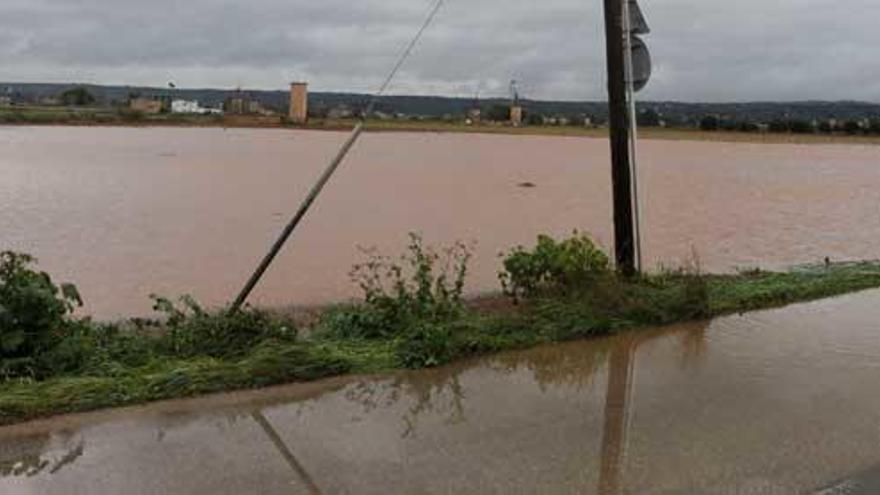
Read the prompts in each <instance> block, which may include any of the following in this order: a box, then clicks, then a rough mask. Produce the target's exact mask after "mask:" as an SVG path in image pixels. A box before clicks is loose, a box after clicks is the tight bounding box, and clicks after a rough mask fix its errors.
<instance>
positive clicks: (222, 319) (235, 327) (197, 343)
mask: <svg viewBox="0 0 880 495" xmlns="http://www.w3.org/2000/svg"><path fill="white" fill-rule="evenodd" d="M152 298H153V301H154V305H153V309H155V310H156V311H159V312H161V313H164V314H165V317H166V321H165V323H164V325H163V326H162V330H163V332H162V339H161V340H160V350H161V351H162V352H164V353H167V354H170V355H173V356H175V357H193V356H211V357H218V358H219V357H230V356H235V355H239V354H242V353H245V352H246V351H248V350H250V349H251V348H252V347H254V346H255V345H257V344H258V343H260V342H262V341H264V340H268V339H279V340H293V339H295V337H296V329H295V328H294V326H293V324H292V323H290V322H282V321H278V320H277V319H273V318H271V317H270V316H269V315H268V314H267V313H265V312H263V311H259V310H256V309H252V308H246V309H243V310H241V311H235V312H228V311H220V312H208V311H206V310H205V309H203V308H202V306H201V305H199V303H198V302H196V301H195V299H193V298H192V297H190V296H183V297H181V298H180V302H181V305H180V307H178V306H177V305H175V304H174V303H173V302H172V301H171V300H169V299H167V298H164V297H159V296H155V295H154V296H152Z"/></svg>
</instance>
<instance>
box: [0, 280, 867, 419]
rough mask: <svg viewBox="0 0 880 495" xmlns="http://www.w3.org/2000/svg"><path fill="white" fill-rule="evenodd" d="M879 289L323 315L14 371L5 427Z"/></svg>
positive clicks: (855, 283)
mask: <svg viewBox="0 0 880 495" xmlns="http://www.w3.org/2000/svg"><path fill="white" fill-rule="evenodd" d="M876 287H880V263H853V264H844V265H834V266H831V267H824V266H822V267H806V268H800V269H796V270H793V271H791V272H787V273H770V272H753V273H743V274H739V275H710V276H695V275H675V274H671V275H670V274H667V275H657V276H649V277H644V278H641V279H637V280H633V281H619V280H617V279H614V280H611V281H609V282H608V283H604V284H599V285H598V286H596V287H595V288H593V289H591V290H590V291H588V292H585V293H581V294H579V295H578V296H572V295H568V296H555V297H549V296H548V297H543V298H536V299H533V300H530V301H528V302H525V303H522V304H520V305H518V306H510V307H509V309H508V310H505V311H498V310H497V309H496V310H493V311H488V310H482V309H480V306H476V307H473V308H470V309H466V310H464V311H462V312H461V313H460V314H458V315H456V316H454V317H451V318H449V319H446V320H443V321H440V322H436V321H430V322H428V321H425V322H421V321H416V322H414V323H411V324H410V326H411V327H412V328H407V329H405V331H400V332H398V333H394V334H390V335H386V336H382V337H378V338H369V339H368V338H353V337H344V336H340V334H339V332H337V331H334V330H333V329H332V328H328V327H326V325H327V324H326V323H318V324H316V327H315V328H313V329H312V332H311V333H310V334H309V335H308V336H305V337H303V336H301V337H298V338H297V339H289V340H285V339H278V338H268V339H266V340H263V341H262V342H261V343H258V344H256V345H254V346H252V347H250V348H249V349H248V350H247V351H246V352H244V353H236V354H232V355H230V356H225V357H224V356H220V357H209V356H196V357H191V358H174V357H168V356H163V355H161V354H156V355H155V356H153V357H151V358H150V359H148V360H147V362H146V363H145V364H143V363H141V364H140V365H137V366H125V365H117V366H109V367H105V368H101V369H92V370H91V371H87V372H86V371H83V372H79V373H75V374H69V375H64V376H57V377H54V378H49V379H46V380H44V381H34V380H29V379H12V380H8V381H6V382H4V383H3V384H0V424H11V423H16V422H21V421H26V420H29V419H34V418H38V417H44V416H49V415H53V414H60V413H69V412H80V411H89V410H95V409H100V408H106V407H115V406H122V405H131V404H140V403H145V402H149V401H155V400H161V399H171V398H177V397H191V396H196V395H201V394H207V393H214V392H222V391H230V390H239V389H248V388H257V387H264V386H268V385H274V384H282V383H290V382H299V381H308V380H315V379H319V378H324V377H330V376H337V375H343V374H349V373H380V372H385V371H390V370H395V369H401V368H406V367H423V366H430V365H435V364H443V363H446V362H451V361H454V360H458V359H462V358H466V357H469V356H475V355H482V354H487V353H493V352H498V351H504V350H510V349H523V348H528V347H532V346H535V345H539V344H545V343H551V342H561V341H568V340H573V339H584V338H590V337H598V336H603V335H610V334H613V333H615V332H619V331H622V330H625V329H637V328H644V327H650V326H655V325H663V324H669V323H675V322H682V321H688V320H695V319H704V318H709V317H715V316H721V315H725V314H730V313H737V312H743V311H751V310H758V309H767V308H773V307H778V306H783V305H786V304H790V303H795V302H802V301H809V300H814V299H819V298H825V297H830V296H836V295H841V294H845V293H850V292H854V291H859V290H864V289H870V288H876ZM334 311H338V309H335V310H334ZM206 321H208V320H206ZM323 321H326V320H323ZM203 323H204V322H203Z"/></svg>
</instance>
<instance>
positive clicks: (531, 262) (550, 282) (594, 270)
mask: <svg viewBox="0 0 880 495" xmlns="http://www.w3.org/2000/svg"><path fill="white" fill-rule="evenodd" d="M503 263H504V271H502V272H501V273H500V274H499V278H500V280H501V285H502V287H503V288H504V292H505V294H507V295H509V296H511V297H513V298H514V299H516V300H518V299H519V298H531V297H535V296H539V295H544V294H569V293H573V292H578V291H581V290H585V289H590V288H592V287H593V286H594V285H595V284H596V283H597V282H598V281H599V280H600V279H602V278H603V277H605V276H607V275H608V274H609V273H610V272H609V260H608V256H606V255H605V253H603V252H602V251H601V250H600V249H599V248H597V247H596V245H595V244H593V241H591V240H590V239H589V238H588V237H587V236H585V235H582V234H579V233H578V232H575V233H574V235H573V236H572V237H570V238H569V239H566V240H564V241H561V242H557V241H556V240H554V239H553V238H551V237H549V236H546V235H542V236H539V237H538V244H537V245H536V246H535V248H534V249H532V250H527V249H525V248H524V247H522V246H520V247H517V248H516V249H514V250H513V251H511V252H510V253H508V254H507V256H506V257H505V258H504V262H503Z"/></svg>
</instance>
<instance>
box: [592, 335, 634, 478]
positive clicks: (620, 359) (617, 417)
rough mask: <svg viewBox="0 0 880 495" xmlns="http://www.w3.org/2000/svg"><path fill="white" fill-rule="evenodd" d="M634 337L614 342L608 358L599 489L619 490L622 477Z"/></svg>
mask: <svg viewBox="0 0 880 495" xmlns="http://www.w3.org/2000/svg"><path fill="white" fill-rule="evenodd" d="M635 348H636V341H635V339H626V340H625V341H623V342H621V343H620V345H618V346H615V348H614V350H613V351H612V352H611V356H610V357H609V359H608V391H607V393H606V395H605V421H604V426H603V428H602V453H601V455H602V458H601V467H600V471H599V493H600V494H602V495H617V494H618V493H620V478H621V476H620V475H621V471H622V467H623V458H624V451H625V449H626V433H627V430H628V427H629V425H628V421H629V407H630V405H631V404H630V403H631V397H630V389H631V388H632V376H633V362H634V359H633V358H634V355H635Z"/></svg>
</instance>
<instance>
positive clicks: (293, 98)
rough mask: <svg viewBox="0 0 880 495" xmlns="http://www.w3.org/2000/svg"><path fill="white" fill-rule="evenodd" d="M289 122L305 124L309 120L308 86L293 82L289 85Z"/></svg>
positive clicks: (303, 83)
mask: <svg viewBox="0 0 880 495" xmlns="http://www.w3.org/2000/svg"><path fill="white" fill-rule="evenodd" d="M288 117H289V118H290V121H291V122H293V123H294V124H305V123H306V122H307V121H308V120H309V84H308V83H305V82H295V83H291V84H290V112H289V113H288Z"/></svg>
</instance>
